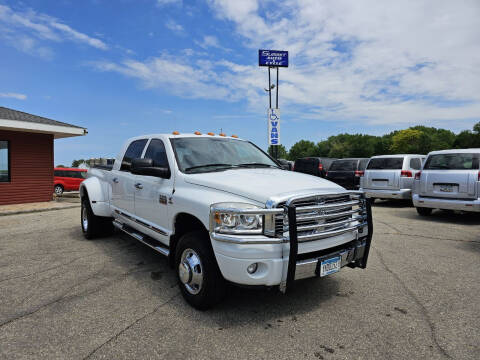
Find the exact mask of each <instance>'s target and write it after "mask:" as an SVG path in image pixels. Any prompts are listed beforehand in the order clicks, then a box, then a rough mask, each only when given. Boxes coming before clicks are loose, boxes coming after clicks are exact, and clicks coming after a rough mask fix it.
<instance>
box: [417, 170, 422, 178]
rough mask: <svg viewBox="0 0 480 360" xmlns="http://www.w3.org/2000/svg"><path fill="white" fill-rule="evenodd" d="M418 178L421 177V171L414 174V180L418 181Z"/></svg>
mask: <svg viewBox="0 0 480 360" xmlns="http://www.w3.org/2000/svg"><path fill="white" fill-rule="evenodd" d="M420 176H422V172H421V171H417V172H416V173H415V180H420Z"/></svg>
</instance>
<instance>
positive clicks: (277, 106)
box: [275, 66, 278, 109]
mask: <svg viewBox="0 0 480 360" xmlns="http://www.w3.org/2000/svg"><path fill="white" fill-rule="evenodd" d="M276 105H277V106H275V108H276V109H278V66H277V104H276Z"/></svg>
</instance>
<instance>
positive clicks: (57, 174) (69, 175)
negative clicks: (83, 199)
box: [53, 168, 87, 196]
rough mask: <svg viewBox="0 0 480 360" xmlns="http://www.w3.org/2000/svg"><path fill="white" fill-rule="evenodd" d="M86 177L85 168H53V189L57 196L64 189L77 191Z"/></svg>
mask: <svg viewBox="0 0 480 360" xmlns="http://www.w3.org/2000/svg"><path fill="white" fill-rule="evenodd" d="M86 177H87V170H86V169H76V168H54V169H53V191H54V192H55V194H56V195H57V196H61V195H62V194H63V192H64V191H77V190H78V189H79V187H80V184H81V183H82V181H83V180H85V178H86Z"/></svg>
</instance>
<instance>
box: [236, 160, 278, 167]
mask: <svg viewBox="0 0 480 360" xmlns="http://www.w3.org/2000/svg"><path fill="white" fill-rule="evenodd" d="M237 166H239V167H255V166H260V167H273V168H276V169H278V168H279V167H278V166H275V165H270V164H265V163H256V162H253V163H245V164H238V165H237Z"/></svg>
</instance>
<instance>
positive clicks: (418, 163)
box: [410, 158, 422, 170]
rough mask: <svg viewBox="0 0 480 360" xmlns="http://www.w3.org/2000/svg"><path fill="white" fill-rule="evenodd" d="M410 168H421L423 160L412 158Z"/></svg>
mask: <svg viewBox="0 0 480 360" xmlns="http://www.w3.org/2000/svg"><path fill="white" fill-rule="evenodd" d="M410 168H411V169H414V170H420V169H421V168H422V162H421V161H420V159H419V158H412V159H410Z"/></svg>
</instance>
